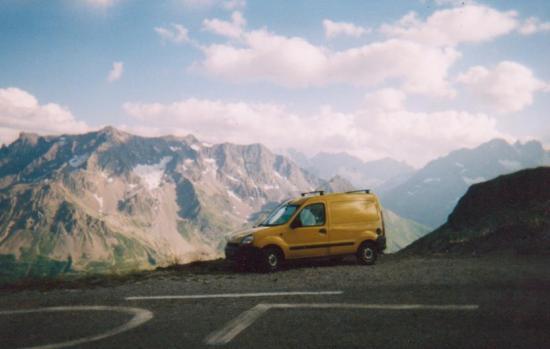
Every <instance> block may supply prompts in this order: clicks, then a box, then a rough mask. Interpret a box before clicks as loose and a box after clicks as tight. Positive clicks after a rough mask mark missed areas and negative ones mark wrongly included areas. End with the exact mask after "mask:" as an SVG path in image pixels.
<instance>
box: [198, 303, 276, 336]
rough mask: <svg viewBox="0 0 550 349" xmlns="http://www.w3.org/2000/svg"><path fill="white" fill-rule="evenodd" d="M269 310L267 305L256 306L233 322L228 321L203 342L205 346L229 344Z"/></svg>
mask: <svg viewBox="0 0 550 349" xmlns="http://www.w3.org/2000/svg"><path fill="white" fill-rule="evenodd" d="M268 310H269V305H267V304H258V305H256V306H255V307H254V308H252V309H249V310H247V311H245V312H244V313H241V315H239V316H237V317H236V318H234V319H233V320H231V321H229V322H228V323H227V324H226V325H225V326H224V327H222V328H221V329H219V330H218V331H215V332H212V333H211V334H210V335H208V337H206V339H205V340H204V341H205V343H206V344H210V345H219V344H226V343H229V342H230V341H231V340H232V339H233V338H235V337H236V336H237V335H238V334H239V333H241V332H242V331H243V330H245V329H246V328H247V327H248V326H250V325H252V323H253V322H254V321H256V320H257V319H258V318H259V317H260V316H262V315H263V313H265V312H266V311H268Z"/></svg>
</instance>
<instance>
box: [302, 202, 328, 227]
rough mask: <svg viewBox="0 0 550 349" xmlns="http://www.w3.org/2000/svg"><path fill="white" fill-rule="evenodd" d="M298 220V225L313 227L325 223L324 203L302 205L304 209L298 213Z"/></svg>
mask: <svg viewBox="0 0 550 349" xmlns="http://www.w3.org/2000/svg"><path fill="white" fill-rule="evenodd" d="M298 219H299V220H300V223H301V224H300V226H302V227H313V226H317V225H324V224H325V205H324V204H311V205H309V206H306V207H304V209H303V210H302V211H301V212H300V214H299V215H298Z"/></svg>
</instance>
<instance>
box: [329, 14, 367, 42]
mask: <svg viewBox="0 0 550 349" xmlns="http://www.w3.org/2000/svg"><path fill="white" fill-rule="evenodd" d="M323 28H324V29H325V37H326V38H327V39H332V38H335V37H337V36H340V35H347V36H352V37H356V38H358V37H360V36H362V35H364V34H367V33H369V32H370V31H371V30H370V29H367V28H363V27H361V26H358V25H355V24H353V23H348V22H333V21H331V20H330V19H325V20H323Z"/></svg>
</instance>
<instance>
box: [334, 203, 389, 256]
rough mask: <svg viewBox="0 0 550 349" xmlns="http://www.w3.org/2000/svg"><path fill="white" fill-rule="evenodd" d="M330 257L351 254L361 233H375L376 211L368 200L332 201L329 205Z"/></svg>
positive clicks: (373, 204) (360, 237)
mask: <svg viewBox="0 0 550 349" xmlns="http://www.w3.org/2000/svg"><path fill="white" fill-rule="evenodd" d="M329 210H330V218H331V224H330V234H329V246H330V247H329V253H330V254H331V255H339V254H352V253H355V249H356V248H357V246H356V243H357V242H358V241H359V240H360V239H362V235H363V234H362V233H364V232H365V231H367V230H371V231H375V230H376V227H375V226H376V225H377V224H378V220H379V218H378V210H377V209H376V206H375V203H374V202H373V201H372V200H369V199H361V200H342V201H334V202H331V203H330V204H329Z"/></svg>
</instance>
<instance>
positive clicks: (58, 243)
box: [0, 127, 323, 275]
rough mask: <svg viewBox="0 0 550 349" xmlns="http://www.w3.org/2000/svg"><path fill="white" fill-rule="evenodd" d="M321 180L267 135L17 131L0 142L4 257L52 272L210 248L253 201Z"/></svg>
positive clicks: (271, 200)
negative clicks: (221, 138) (273, 146)
mask: <svg viewBox="0 0 550 349" xmlns="http://www.w3.org/2000/svg"><path fill="white" fill-rule="evenodd" d="M322 183H323V182H322V181H320V180H319V179H317V178H316V177H315V176H313V175H310V174H309V173H307V172H306V171H304V170H302V169H301V168H300V167H299V166H298V165H296V164H295V163H294V162H292V161H289V160H288V159H286V158H284V157H283V156H280V155H275V154H273V153H271V152H270V151H269V150H268V149H267V148H265V147H264V146H262V145H260V144H252V145H247V146H242V145H234V144H228V143H225V144H216V145H211V144H206V143H203V142H200V141H198V140H197V139H196V138H194V137H192V136H187V137H182V138H176V137H158V138H144V137H138V136H134V135H131V134H128V133H125V132H122V131H119V130H116V129H114V128H111V127H108V128H104V129H102V130H100V131H98V132H91V133H86V134H82V135H63V136H55V137H54V136H46V137H42V136H38V135H35V134H21V135H20V137H19V138H18V139H17V140H16V141H15V142H13V143H12V144H10V145H9V146H3V147H2V148H1V149H0V255H1V257H0V261H3V266H5V265H11V267H12V269H13V268H15V269H18V271H17V272H18V273H23V274H24V275H34V274H39V275H44V274H46V275H47V274H50V273H53V274H55V273H57V272H59V270H60V269H66V268H70V269H71V270H85V271H109V270H112V271H120V270H133V269H142V268H151V267H154V266H158V265H166V264H170V263H175V262H179V263H182V262H189V261H194V260H199V259H209V258H213V257H215V256H219V253H220V248H221V245H222V244H223V234H224V233H228V232H231V231H232V230H236V229H239V228H241V227H242V226H244V225H245V224H248V223H249V220H250V219H253V218H254V213H255V212H258V211H261V210H262V209H265V208H266V207H269V206H270V205H273V204H275V203H279V202H280V201H282V200H284V199H286V198H289V197H293V196H297V195H298V194H299V192H300V191H309V190H313V189H314V188H316V187H318V186H320V185H321V184H322ZM6 263H7V264H6ZM15 265H17V266H15ZM3 269H4V270H5V269H6V268H3ZM14 272H15V271H14Z"/></svg>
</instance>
